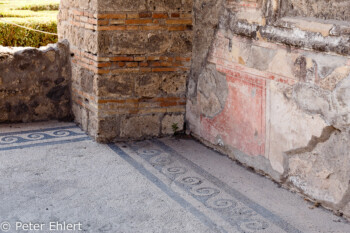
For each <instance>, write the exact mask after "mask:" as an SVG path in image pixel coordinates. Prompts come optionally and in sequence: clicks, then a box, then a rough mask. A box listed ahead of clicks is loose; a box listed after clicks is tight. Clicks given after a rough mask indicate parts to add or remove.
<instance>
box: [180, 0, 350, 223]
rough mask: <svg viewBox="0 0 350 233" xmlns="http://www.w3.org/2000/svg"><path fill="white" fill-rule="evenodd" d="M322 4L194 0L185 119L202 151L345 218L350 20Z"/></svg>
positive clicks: (349, 165)
mask: <svg viewBox="0 0 350 233" xmlns="http://www.w3.org/2000/svg"><path fill="white" fill-rule="evenodd" d="M326 2H327V3H328V5H329V4H331V7H328V5H327V4H323V3H324V2H323V1H321V3H322V4H319V5H318V8H317V9H316V8H315V9H314V8H312V7H310V6H314V5H315V4H313V3H314V1H277V0H276V1H274V0H271V1H270V0H266V1H253V0H250V1H232V0H231V1H230V0H226V1H225V0H222V1H212V0H207V1H195V3H194V9H193V11H194V29H193V30H194V40H193V41H194V45H193V54H192V67H191V74H190V78H189V83H188V92H187V97H188V99H187V107H186V108H187V111H186V121H187V125H188V128H187V130H188V133H191V134H192V135H194V136H196V137H197V138H199V139H200V140H202V141H203V142H204V143H206V144H207V145H208V146H210V147H213V148H215V149H217V150H219V151H221V152H223V153H225V154H228V155H229V156H230V157H232V158H233V159H236V160H238V161H240V162H241V163H243V164H245V165H246V166H249V167H252V168H254V169H255V170H256V171H258V172H260V173H263V174H265V175H268V176H270V177H271V178H272V179H274V180H276V181H278V182H280V183H283V184H284V186H286V187H288V188H290V189H293V190H296V191H298V192H300V193H302V194H304V195H306V196H308V197H309V198H311V199H312V200H314V201H317V202H320V203H322V204H323V205H324V206H326V207H327V208H331V209H333V210H334V211H337V212H340V213H343V214H345V215H346V216H348V217H349V216H350V212H349V209H348V208H347V207H346V206H348V205H349V204H348V203H349V201H350V185H349V184H350V183H349V181H350V152H349V140H350V131H349V129H350V128H349V124H350V121H349V119H350V118H349V117H350V105H349V103H350V96H349V93H350V89H349V88H350V86H349V83H350V59H349V58H350V56H349V55H350V50H349V46H350V41H349V36H348V30H349V21H348V20H349V19H348V18H347V15H348V14H345V13H344V14H340V12H339V11H338V10H336V9H338V8H339V9H340V8H342V10H343V11H346V10H347V9H348V8H349V6H350V3H349V2H348V1H336V2H334V3H333V2H332V3H329V1H326ZM317 3H319V1H317ZM291 5H293V7H291ZM322 7H323V8H322ZM291 9H294V10H291ZM343 11H342V12H343ZM321 12H322V14H321Z"/></svg>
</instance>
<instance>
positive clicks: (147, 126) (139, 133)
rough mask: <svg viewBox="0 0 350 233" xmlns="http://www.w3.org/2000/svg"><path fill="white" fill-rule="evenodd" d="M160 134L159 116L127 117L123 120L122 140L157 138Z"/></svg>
mask: <svg viewBox="0 0 350 233" xmlns="http://www.w3.org/2000/svg"><path fill="white" fill-rule="evenodd" d="M159 133H160V119H159V115H156V114H154V115H150V116H126V117H124V118H123V119H122V120H121V137H122V138H138V139H140V138H145V137H155V136H158V135H159Z"/></svg>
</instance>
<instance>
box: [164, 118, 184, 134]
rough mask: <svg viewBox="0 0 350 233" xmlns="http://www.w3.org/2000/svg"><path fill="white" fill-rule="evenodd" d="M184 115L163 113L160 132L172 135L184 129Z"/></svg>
mask: <svg viewBox="0 0 350 233" xmlns="http://www.w3.org/2000/svg"><path fill="white" fill-rule="evenodd" d="M184 118H185V117H184V115H165V116H164V118H163V120H162V134H163V135H172V134H174V133H176V132H178V131H182V130H183V129H184V123H185V122H184Z"/></svg>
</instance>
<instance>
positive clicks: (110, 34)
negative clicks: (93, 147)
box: [59, 0, 192, 142]
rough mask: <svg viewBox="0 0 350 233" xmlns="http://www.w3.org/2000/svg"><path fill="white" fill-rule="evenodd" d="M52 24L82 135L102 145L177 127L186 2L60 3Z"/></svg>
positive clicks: (184, 70)
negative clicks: (67, 62)
mask: <svg viewBox="0 0 350 233" xmlns="http://www.w3.org/2000/svg"><path fill="white" fill-rule="evenodd" d="M59 19H60V25H59V34H60V37H61V38H67V39H68V40H69V41H70V43H71V51H72V53H73V54H74V56H73V65H72V66H73V68H72V70H73V72H72V74H73V88H72V90H73V112H74V114H75V117H76V121H77V122H78V123H79V124H81V125H82V127H83V128H84V129H85V130H86V131H88V132H89V134H90V135H92V136H93V137H94V138H95V139H96V140H98V141H101V142H106V141H112V140H125V139H128V138H132V139H140V138H145V137H152V136H160V135H168V134H172V133H173V132H174V130H175V129H176V128H177V130H182V129H183V127H184V114H185V104H186V83H187V77H188V73H189V68H190V61H191V50H192V0H169V1H168V0H162V1H151V0H147V1H146V0H138V1H135V0H109V1H107V0H95V1H68V0H63V1H62V2H61V6H60V14H59ZM173 126H174V127H173Z"/></svg>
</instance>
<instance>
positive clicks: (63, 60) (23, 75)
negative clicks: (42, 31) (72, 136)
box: [0, 41, 72, 123]
mask: <svg viewBox="0 0 350 233" xmlns="http://www.w3.org/2000/svg"><path fill="white" fill-rule="evenodd" d="M0 71H1V72H0V123H10V122H29V121H43V120H54V119H58V120H70V119H71V118H72V117H71V106H70V91H69V87H70V81H71V73H70V71H71V69H70V61H69V47H68V42H67V41H64V42H60V43H58V44H55V45H49V46H46V47H42V48H40V49H35V48H8V47H1V46H0Z"/></svg>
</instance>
